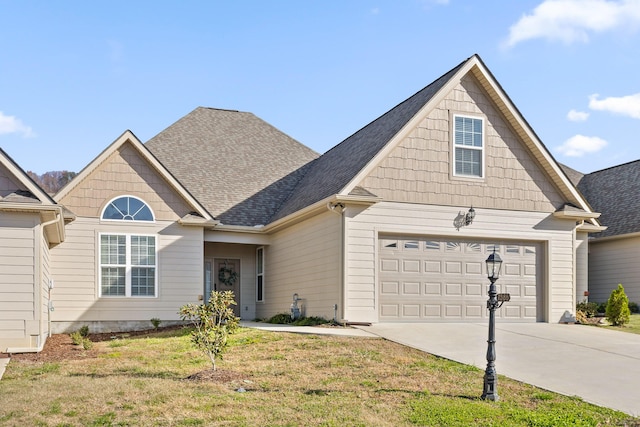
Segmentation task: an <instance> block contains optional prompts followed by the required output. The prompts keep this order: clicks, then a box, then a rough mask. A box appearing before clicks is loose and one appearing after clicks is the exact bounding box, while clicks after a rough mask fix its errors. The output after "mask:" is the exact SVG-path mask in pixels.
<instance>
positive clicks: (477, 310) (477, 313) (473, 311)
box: [465, 304, 485, 319]
mask: <svg viewBox="0 0 640 427" xmlns="http://www.w3.org/2000/svg"><path fill="white" fill-rule="evenodd" d="M465 308H466V312H465V314H466V317H467V318H476V319H482V313H483V311H484V310H485V307H483V306H482V305H470V304H469V305H467V306H466V307H465Z"/></svg>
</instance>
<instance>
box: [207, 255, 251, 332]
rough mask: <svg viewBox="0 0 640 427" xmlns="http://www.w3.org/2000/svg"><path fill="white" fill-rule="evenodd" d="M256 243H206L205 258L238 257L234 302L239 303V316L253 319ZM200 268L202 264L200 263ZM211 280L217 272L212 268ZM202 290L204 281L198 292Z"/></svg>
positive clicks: (244, 318) (215, 277) (215, 276)
mask: <svg viewBox="0 0 640 427" xmlns="http://www.w3.org/2000/svg"><path fill="white" fill-rule="evenodd" d="M257 247H258V246H257V245H255V246H254V245H239V244H233V243H206V244H205V255H204V257H205V258H206V259H211V260H212V261H213V260H214V259H226V258H228V259H239V260H240V276H239V279H240V295H239V296H238V297H239V298H236V302H239V305H240V318H241V319H243V320H253V319H255V318H256V248H257ZM199 268H200V269H203V268H204V266H203V265H200V267H199ZM212 272H213V280H214V281H216V279H217V277H218V272H217V271H216V270H215V268H214V269H213V271H212ZM203 292H204V282H203V283H202V286H201V288H200V294H203Z"/></svg>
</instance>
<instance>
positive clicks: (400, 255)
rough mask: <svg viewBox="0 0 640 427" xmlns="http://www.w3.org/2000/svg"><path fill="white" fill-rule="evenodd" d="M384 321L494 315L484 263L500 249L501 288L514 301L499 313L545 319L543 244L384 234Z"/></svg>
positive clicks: (513, 318)
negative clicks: (489, 312)
mask: <svg viewBox="0 0 640 427" xmlns="http://www.w3.org/2000/svg"><path fill="white" fill-rule="evenodd" d="M378 242H379V248H378V284H379V286H378V306H379V320H380V321H381V322H428V321H434V322H442V321H451V322H465V321H466V322H473V321H482V320H483V319H486V318H487V317H488V311H487V309H486V305H487V294H488V290H489V281H488V280H487V276H486V271H485V265H484V262H485V260H486V259H487V257H488V256H489V254H490V253H492V252H493V251H494V249H495V251H496V253H498V254H500V257H501V258H502V260H503V264H502V271H501V274H500V278H499V279H498V281H497V282H496V287H497V290H498V292H499V293H509V294H510V295H511V301H509V302H507V303H505V304H504V305H503V306H502V308H500V309H499V310H498V311H496V317H498V318H504V319H508V320H510V321H517V322H536V321H542V320H544V319H543V309H542V307H543V305H542V304H543V295H544V293H543V292H542V284H541V283H542V280H541V279H542V274H541V272H542V268H541V265H540V263H541V260H542V258H543V257H542V253H541V251H542V249H541V248H542V246H541V244H540V243H536V242H518V241H513V242H512V241H502V242H496V241H492V242H488V241H482V240H468V239H467V240H465V239H455V238H441V237H439V238H436V237H412V236H391V235H389V236H385V235H382V236H380V238H379V239H378Z"/></svg>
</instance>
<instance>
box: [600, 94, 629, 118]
mask: <svg viewBox="0 0 640 427" xmlns="http://www.w3.org/2000/svg"><path fill="white" fill-rule="evenodd" d="M599 96H600V95H598V94H595V95H591V96H590V97H589V108H591V109H592V110H599V111H609V112H611V113H615V114H621V115H623V116H629V117H633V118H634V119H640V93H636V94H635V95H627V96H620V97H617V98H616V97H613V96H612V97H609V98H604V99H598V97H599Z"/></svg>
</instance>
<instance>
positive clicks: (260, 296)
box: [256, 248, 264, 302]
mask: <svg viewBox="0 0 640 427" xmlns="http://www.w3.org/2000/svg"><path fill="white" fill-rule="evenodd" d="M256 301H257V302H263V301H264V248H258V249H256Z"/></svg>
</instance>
